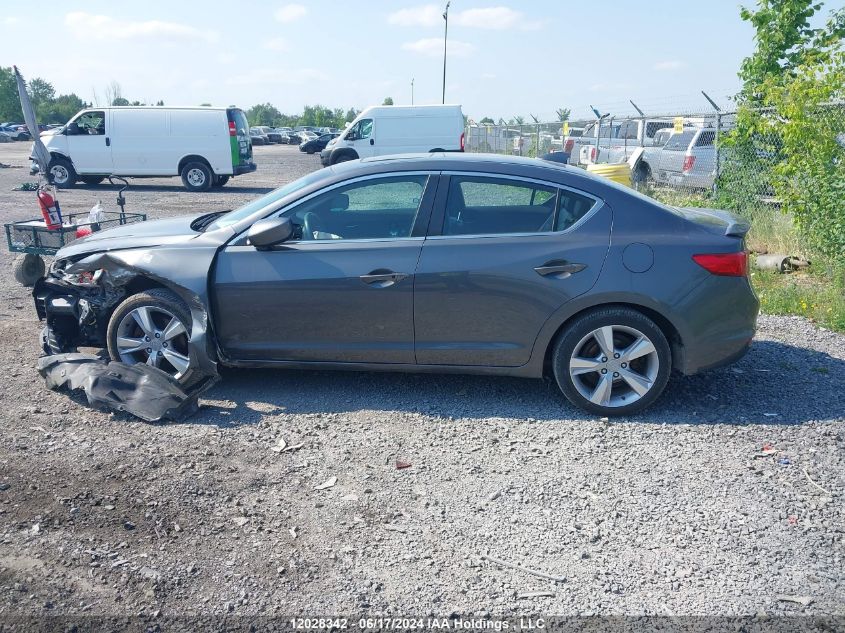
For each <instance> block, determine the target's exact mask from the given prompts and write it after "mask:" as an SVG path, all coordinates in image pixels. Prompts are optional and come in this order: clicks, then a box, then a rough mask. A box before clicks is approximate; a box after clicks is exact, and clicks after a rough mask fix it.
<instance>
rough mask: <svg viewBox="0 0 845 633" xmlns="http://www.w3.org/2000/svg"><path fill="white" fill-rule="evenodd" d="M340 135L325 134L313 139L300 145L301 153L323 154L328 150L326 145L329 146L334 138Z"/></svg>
mask: <svg viewBox="0 0 845 633" xmlns="http://www.w3.org/2000/svg"><path fill="white" fill-rule="evenodd" d="M338 136H340V134H323V135H322V136H318V137H317V138H312V139H310V140H308V141H305V142H303V143H300V145H299V151H300V152H305V153H306V154H313V153H314V152H322V151H323V150H324V149H326V145H328V143H329V141H330V140H332V139H333V138H337V137H338Z"/></svg>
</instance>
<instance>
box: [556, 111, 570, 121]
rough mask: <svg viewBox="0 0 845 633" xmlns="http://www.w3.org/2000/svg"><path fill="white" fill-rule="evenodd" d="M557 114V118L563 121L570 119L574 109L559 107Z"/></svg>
mask: <svg viewBox="0 0 845 633" xmlns="http://www.w3.org/2000/svg"><path fill="white" fill-rule="evenodd" d="M555 114H556V115H557V120H558V121H560V122H561V123H563V122H564V121H568V120H569V115H570V114H572V110H571V109H569V108H558V109H557V110H555Z"/></svg>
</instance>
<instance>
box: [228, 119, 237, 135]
mask: <svg viewBox="0 0 845 633" xmlns="http://www.w3.org/2000/svg"><path fill="white" fill-rule="evenodd" d="M237 135H238V128H236V127H235V122H234V121H229V136H237Z"/></svg>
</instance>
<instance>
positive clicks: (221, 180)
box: [214, 176, 229, 187]
mask: <svg viewBox="0 0 845 633" xmlns="http://www.w3.org/2000/svg"><path fill="white" fill-rule="evenodd" d="M227 182H229V176H215V177H214V186H215V187H222V186H223V185H225V184H226V183H227Z"/></svg>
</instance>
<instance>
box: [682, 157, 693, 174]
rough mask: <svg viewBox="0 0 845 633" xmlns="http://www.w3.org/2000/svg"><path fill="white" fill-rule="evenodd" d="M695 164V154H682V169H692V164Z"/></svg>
mask: <svg viewBox="0 0 845 633" xmlns="http://www.w3.org/2000/svg"><path fill="white" fill-rule="evenodd" d="M693 165H695V156H684V166H683V167H682V170H683V171H692V166H693Z"/></svg>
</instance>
